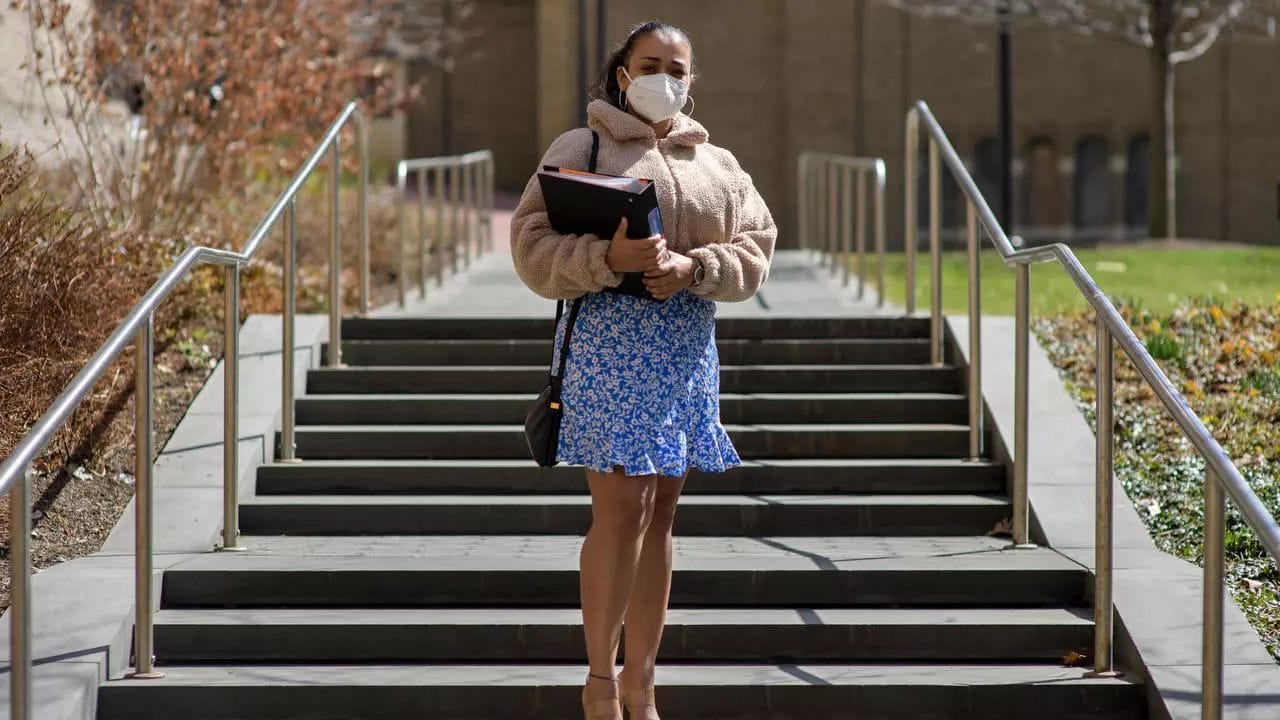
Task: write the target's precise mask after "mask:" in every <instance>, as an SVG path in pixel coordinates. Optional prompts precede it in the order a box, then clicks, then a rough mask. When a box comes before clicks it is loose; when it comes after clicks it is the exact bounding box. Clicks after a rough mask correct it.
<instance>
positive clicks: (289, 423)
mask: <svg viewBox="0 0 1280 720" xmlns="http://www.w3.org/2000/svg"><path fill="white" fill-rule="evenodd" d="M401 247H403V245H402V246H401ZM297 274H298V201H297V200H290V201H289V207H288V210H286V211H285V218H284V293H283V295H284V297H283V302H284V308H283V311H282V314H281V317H280V322H281V325H282V331H281V333H280V335H281V344H280V388H281V398H280V462H297V455H296V449H295V445H294V423H293V352H294V350H293V334H294V321H295V319H296V317H297V309H296V308H297V290H296V287H295V285H296V283H297ZM403 277H404V276H403V274H402V275H401V278H402V279H403Z"/></svg>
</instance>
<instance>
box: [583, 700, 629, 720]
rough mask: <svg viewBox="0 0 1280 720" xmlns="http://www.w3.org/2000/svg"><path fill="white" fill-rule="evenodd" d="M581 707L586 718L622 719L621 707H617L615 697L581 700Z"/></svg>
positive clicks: (593, 719)
mask: <svg viewBox="0 0 1280 720" xmlns="http://www.w3.org/2000/svg"><path fill="white" fill-rule="evenodd" d="M582 709H583V710H584V711H585V712H586V715H587V720H621V719H622V708H621V707H619V705H618V698H616V697H613V698H606V699H604V700H583V701H582Z"/></svg>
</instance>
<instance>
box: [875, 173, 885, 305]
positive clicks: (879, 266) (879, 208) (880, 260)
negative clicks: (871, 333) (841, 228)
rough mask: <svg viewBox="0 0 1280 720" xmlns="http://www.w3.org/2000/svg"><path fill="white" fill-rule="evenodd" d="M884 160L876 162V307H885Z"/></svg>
mask: <svg viewBox="0 0 1280 720" xmlns="http://www.w3.org/2000/svg"><path fill="white" fill-rule="evenodd" d="M887 174H888V173H887V172H886V170H885V165H884V160H877V161H876V201H875V205H876V296H877V297H876V307H884V274H885V267H884V263H885V257H884V253H885V246H884V245H885V222H886V221H885V216H884V209H885V208H884V193H885V183H886V182H887V181H888V178H887Z"/></svg>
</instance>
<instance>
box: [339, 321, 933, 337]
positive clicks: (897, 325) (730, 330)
mask: <svg viewBox="0 0 1280 720" xmlns="http://www.w3.org/2000/svg"><path fill="white" fill-rule="evenodd" d="M552 323H553V321H552V318H551V317H547V318H546V319H538V320H529V319H522V318H430V317H406V318H346V319H344V320H343V322H342V337H343V339H344V340H546V339H548V338H550V337H551V333H552V330H553V324H552ZM716 337H717V338H718V339H746V340H756V339H771V340H778V339H787V338H792V339H798V338H814V339H832V338H837V339H838V338H864V339H866V338H928V337H929V319H928V318H895V317H861V318H856V317H855V318H838V317H830V318H814V317H798V318H718V319H717V320H716Z"/></svg>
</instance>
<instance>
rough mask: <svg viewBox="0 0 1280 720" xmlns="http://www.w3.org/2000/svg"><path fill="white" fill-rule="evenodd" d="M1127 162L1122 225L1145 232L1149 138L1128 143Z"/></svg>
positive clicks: (1149, 153) (1149, 161) (1149, 163)
mask: <svg viewBox="0 0 1280 720" xmlns="http://www.w3.org/2000/svg"><path fill="white" fill-rule="evenodd" d="M1128 156H1129V162H1128V167H1127V168H1126V169H1125V176H1124V224H1125V225H1127V226H1129V228H1130V229H1132V230H1141V231H1143V232H1145V231H1146V228H1147V198H1148V194H1149V187H1150V186H1149V185H1148V183H1149V182H1150V179H1151V138H1150V137H1148V136H1147V135H1139V136H1137V137H1135V138H1133V139H1132V140H1130V141H1129V152H1128Z"/></svg>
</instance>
